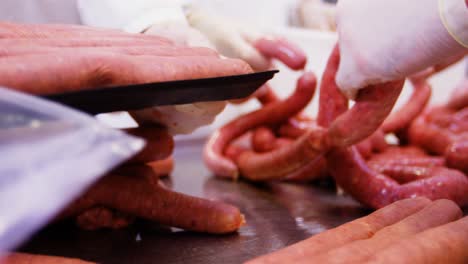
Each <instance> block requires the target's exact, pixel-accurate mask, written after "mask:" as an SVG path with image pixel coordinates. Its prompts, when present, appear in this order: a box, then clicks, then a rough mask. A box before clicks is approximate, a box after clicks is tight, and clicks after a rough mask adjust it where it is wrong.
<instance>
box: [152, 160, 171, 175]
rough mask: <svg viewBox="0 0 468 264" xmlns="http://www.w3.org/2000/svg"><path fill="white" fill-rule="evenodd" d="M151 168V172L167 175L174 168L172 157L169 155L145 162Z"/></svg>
mask: <svg viewBox="0 0 468 264" xmlns="http://www.w3.org/2000/svg"><path fill="white" fill-rule="evenodd" d="M147 165H148V166H150V167H151V168H152V169H153V172H154V173H155V174H156V176H158V177H164V176H169V174H171V172H172V171H173V170H174V158H173V157H169V158H166V159H163V160H157V161H153V162H150V163H148V164H147Z"/></svg>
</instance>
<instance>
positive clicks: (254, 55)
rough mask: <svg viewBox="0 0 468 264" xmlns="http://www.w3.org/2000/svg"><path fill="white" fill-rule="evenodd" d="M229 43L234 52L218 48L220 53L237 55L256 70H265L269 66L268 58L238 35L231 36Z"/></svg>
mask: <svg viewBox="0 0 468 264" xmlns="http://www.w3.org/2000/svg"><path fill="white" fill-rule="evenodd" d="M230 45H231V48H230V49H231V50H233V51H234V54H230V52H229V49H227V50H226V51H225V52H223V51H222V50H220V53H221V54H225V55H226V56H228V57H238V58H240V59H242V60H245V61H246V62H247V63H248V64H249V65H250V66H251V67H252V68H253V69H254V70H256V71H265V70H268V69H269V68H270V66H271V61H270V59H269V58H267V57H266V56H264V55H263V54H262V53H261V52H259V51H258V50H257V49H256V48H255V47H253V46H252V45H251V44H250V43H248V42H247V41H245V40H244V39H243V38H241V37H240V36H237V35H236V36H233V37H232V39H231V44H230ZM231 52H232V51H231ZM230 55H231V56H230Z"/></svg>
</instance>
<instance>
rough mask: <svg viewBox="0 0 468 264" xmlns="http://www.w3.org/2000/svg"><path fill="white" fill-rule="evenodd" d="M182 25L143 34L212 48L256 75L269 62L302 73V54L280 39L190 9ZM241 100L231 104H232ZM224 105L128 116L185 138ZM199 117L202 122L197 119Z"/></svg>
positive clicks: (156, 26) (173, 108)
mask: <svg viewBox="0 0 468 264" xmlns="http://www.w3.org/2000/svg"><path fill="white" fill-rule="evenodd" d="M186 16H187V22H188V24H187V23H186V21H178V20H171V21H167V22H159V23H158V24H154V25H152V26H151V27H150V28H148V29H147V30H146V31H145V34H154V35H159V36H163V37H166V38H169V39H171V40H172V41H174V42H175V44H179V45H187V46H204V47H213V46H214V47H215V49H216V50H217V51H218V52H220V54H222V55H224V56H226V57H231V58H239V59H243V60H245V61H246V62H248V63H249V64H250V65H251V67H252V68H254V69H255V70H258V71H262V70H267V69H269V68H270V67H271V61H272V59H278V60H280V61H281V62H283V63H284V64H286V65H287V66H288V67H290V68H291V69H294V70H300V69H303V68H304V66H305V63H306V56H305V54H304V52H303V51H302V50H300V49H299V48H297V47H296V46H295V45H293V44H291V43H289V42H288V41H286V40H284V39H280V38H267V37H264V36H263V35H261V34H259V33H256V32H254V31H249V30H247V26H244V25H240V24H236V23H235V22H232V21H229V20H228V19H226V18H221V17H217V16H215V15H213V14H210V13H207V12H204V11H202V10H200V9H198V8H196V7H194V6H188V7H187V9H186ZM243 101H244V100H235V102H236V103H239V102H243ZM225 105H226V102H203V103H197V104H187V105H180V106H164V107H154V108H151V109H150V110H149V109H145V110H143V111H137V112H132V113H131V115H132V116H133V118H134V119H136V121H137V122H140V123H141V122H143V123H145V122H147V121H148V120H153V121H155V120H156V121H157V122H158V123H161V124H164V125H165V126H167V127H168V129H169V132H170V133H172V134H188V133H191V132H193V131H194V130H195V129H197V128H199V127H201V126H204V125H208V124H211V123H212V122H213V121H214V119H215V118H216V116H217V115H218V114H220V113H221V112H222V111H223V109H224V107H225ZM201 117H203V118H201Z"/></svg>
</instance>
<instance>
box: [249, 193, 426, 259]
mask: <svg viewBox="0 0 468 264" xmlns="http://www.w3.org/2000/svg"><path fill="white" fill-rule="evenodd" d="M428 204H430V201H429V200H428V199H426V198H414V199H406V200H400V201H398V202H395V203H393V204H391V205H389V206H387V207H384V208H382V209H380V210H377V211H375V212H374V213H372V214H370V215H368V216H366V217H363V218H359V219H357V220H354V221H352V222H349V223H346V224H344V225H341V226H339V227H337V228H334V229H331V230H328V231H326V232H323V233H320V234H317V235H315V236H313V237H311V238H309V239H307V240H304V241H301V242H299V243H296V244H294V245H292V246H289V247H286V248H284V249H282V250H279V251H277V252H274V253H272V254H269V255H266V256H262V257H259V258H257V259H254V260H253V261H250V262H249V263H250V264H260V263H288V262H289V261H290V260H291V259H309V260H310V259H312V258H313V257H314V256H316V255H318V254H321V253H323V252H327V251H329V250H332V249H335V248H338V247H341V246H343V245H346V244H348V243H350V242H353V241H356V240H359V239H367V238H370V237H372V236H373V235H374V234H375V233H376V232H377V231H379V230H381V229H382V228H384V227H386V226H389V225H392V224H395V223H397V222H399V221H401V220H402V219H405V218H406V217H408V216H410V215H412V214H414V213H416V212H418V211H420V210H422V209H423V208H424V207H426V206H427V205H428Z"/></svg>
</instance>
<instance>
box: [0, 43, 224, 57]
mask: <svg viewBox="0 0 468 264" xmlns="http://www.w3.org/2000/svg"><path fill="white" fill-rule="evenodd" d="M0 42H1V41H0ZM117 44H118V43H117ZM77 50H79V51H80V52H81V51H83V52H109V53H116V54H125V55H152V56H172V57H176V56H213V57H217V56H218V54H217V53H216V52H215V51H214V50H211V49H208V48H203V47H200V48H197V47H194V48H189V47H175V46H160V45H142V46H134V45H132V46H107V47H106V46H104V47H93V46H81V47H72V46H66V47H57V46H46V45H44V46H41V45H34V46H31V45H24V44H16V45H14V46H1V45H0V59H1V58H2V57H11V56H22V55H34V54H49V55H52V54H53V53H62V52H71V53H73V52H75V51H77Z"/></svg>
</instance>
